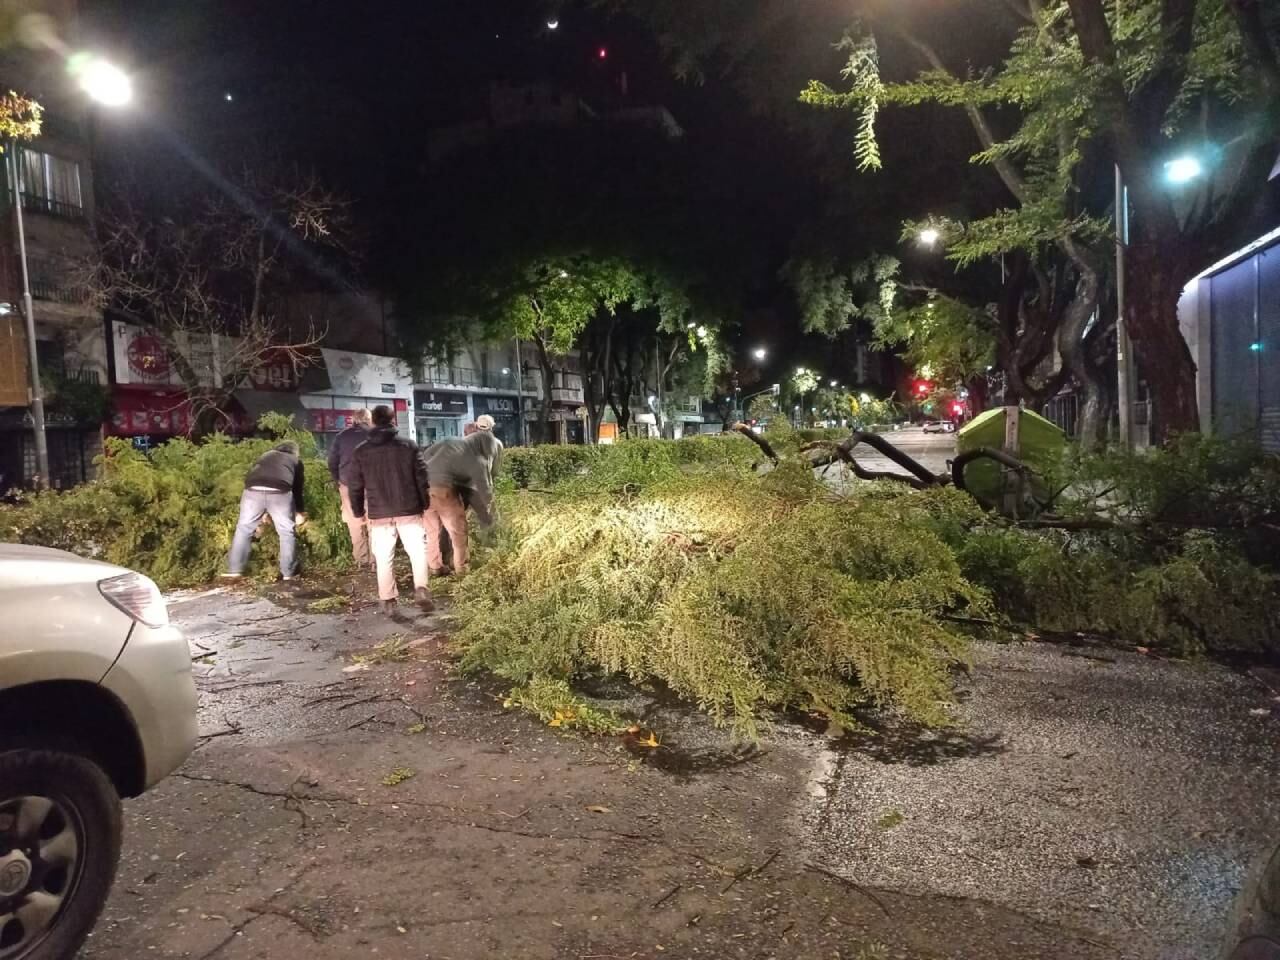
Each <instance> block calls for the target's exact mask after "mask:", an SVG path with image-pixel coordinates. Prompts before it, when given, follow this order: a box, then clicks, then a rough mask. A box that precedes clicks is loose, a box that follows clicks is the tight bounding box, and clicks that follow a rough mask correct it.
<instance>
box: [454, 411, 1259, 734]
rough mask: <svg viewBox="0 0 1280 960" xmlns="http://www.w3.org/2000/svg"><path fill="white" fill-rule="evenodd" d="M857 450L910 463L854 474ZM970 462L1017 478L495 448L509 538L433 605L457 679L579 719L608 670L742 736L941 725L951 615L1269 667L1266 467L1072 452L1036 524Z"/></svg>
mask: <svg viewBox="0 0 1280 960" xmlns="http://www.w3.org/2000/svg"><path fill="white" fill-rule="evenodd" d="M736 434H740V435H741V436H738V435H736ZM744 439H747V440H750V443H746V442H744ZM686 444H687V445H686ZM861 444H866V445H868V446H871V447H873V448H875V449H876V450H877V452H879V453H880V454H881V455H884V456H888V457H889V458H890V459H893V460H895V461H897V462H898V463H899V464H900V465H901V466H902V467H903V468H904V469H905V470H907V471H910V472H909V473H907V474H905V475H904V474H889V473H887V472H882V471H872V470H867V469H865V468H863V467H861V466H860V465H859V464H858V462H857V459H856V457H855V456H854V451H855V450H856V449H857V448H858V446H859V445H861ZM561 449H563V448H561ZM761 455H763V458H764V459H762V456H761ZM979 456H984V457H986V458H989V459H994V460H996V461H997V462H1001V463H1002V464H1004V465H1005V466H1007V467H1009V468H1010V469H1012V470H1014V471H1021V472H1026V471H1027V470H1028V468H1026V467H1025V465H1023V464H1021V463H1019V462H1018V461H1017V460H1015V459H1013V458H1010V457H1008V456H1007V455H1006V454H1003V453H1001V452H1000V451H984V452H982V453H981V454H980V453H979V452H977V451H975V452H974V454H973V455H966V457H964V458H961V457H958V458H956V460H957V461H958V463H955V462H953V464H952V472H951V473H948V474H941V475H938V474H933V473H931V472H930V471H928V470H927V469H925V468H924V467H923V466H922V465H920V464H918V463H916V462H914V461H911V460H910V458H908V457H906V456H905V455H903V454H902V453H901V451H898V450H897V449H896V448H894V447H893V446H892V444H891V443H890V442H889V441H887V440H886V439H885V438H884V437H881V436H878V435H875V434H858V433H855V434H853V435H852V436H849V437H846V438H845V439H844V440H842V441H834V440H820V441H814V442H809V443H804V442H803V438H802V437H800V436H799V435H797V434H796V433H794V432H791V431H787V430H783V431H781V432H778V433H771V434H768V435H766V436H763V437H762V436H759V435H756V434H754V433H753V432H751V431H750V430H749V429H741V428H735V431H734V433H731V434H729V435H726V436H724V437H720V438H698V439H697V440H696V441H679V442H676V443H670V442H666V443H663V442H653V443H648V442H633V443H627V444H621V445H618V446H617V447H603V448H599V449H598V450H596V451H594V452H593V453H592V454H590V455H589V460H588V459H584V455H583V454H581V453H579V452H577V451H574V450H571V449H570V450H564V451H563V452H560V450H557V449H555V448H552V449H546V450H542V451H528V452H525V451H513V452H512V458H513V459H514V460H515V461H516V462H515V464H514V465H513V468H512V469H513V474H512V476H511V477H508V478H507V481H506V483H507V489H506V492H505V493H504V497H505V499H506V504H505V513H506V515H507V516H508V517H510V518H511V519H510V527H509V529H508V530H507V531H506V532H505V535H504V538H503V539H502V541H501V542H500V543H499V545H498V546H497V547H496V549H494V550H493V551H492V552H491V553H490V554H489V555H488V556H487V557H486V558H485V560H484V562H483V563H482V564H481V565H480V567H479V569H478V571H477V572H476V573H474V574H473V575H472V576H471V577H469V578H468V579H467V580H466V581H465V582H464V583H463V584H462V585H461V588H460V590H459V594H458V598H459V605H458V608H457V613H458V616H459V621H460V624H461V630H460V632H459V634H458V636H457V638H456V642H457V648H458V650H459V651H460V653H461V654H462V657H463V665H464V666H465V667H467V668H469V669H475V670H484V671H489V672H493V673H496V674H497V675H499V676H502V677H504V678H506V679H508V680H510V681H512V682H513V683H514V684H515V685H516V686H515V695H514V696H513V702H518V703H521V704H531V703H536V704H537V705H538V706H537V709H538V711H539V712H540V713H543V714H544V715H553V714H559V715H560V717H561V719H562V721H563V722H564V723H565V724H569V725H572V724H573V723H574V722H576V721H577V720H578V719H579V718H584V717H590V718H591V721H590V725H591V726H592V728H593V729H596V728H599V726H600V723H601V721H600V718H599V715H598V714H597V713H593V712H592V711H590V710H589V709H587V708H586V707H585V705H584V704H583V703H581V702H579V701H574V700H573V698H574V696H575V695H574V694H572V692H571V684H572V683H574V682H575V681H577V680H580V679H583V678H585V677H588V676H591V675H599V674H605V675H610V674H618V673H621V674H625V675H626V676H628V677H630V678H631V679H632V680H635V681H647V680H657V681H661V682H664V683H666V684H667V685H669V686H670V687H671V688H672V689H674V690H675V691H676V692H677V693H679V694H681V695H682V696H684V697H686V698H688V699H690V700H692V701H694V702H696V703H698V704H699V705H700V706H702V707H703V708H704V709H706V710H707V711H709V712H710V713H711V714H712V715H713V716H715V717H716V718H718V719H720V720H723V721H724V722H726V723H729V724H731V725H732V726H733V727H734V728H735V730H737V731H738V732H739V733H741V734H743V735H745V736H751V735H753V734H754V733H755V732H756V730H757V728H758V724H759V722H760V720H761V718H762V717H764V716H767V714H768V712H769V711H771V710H774V709H781V708H798V709H802V710H809V711H814V712H817V713H819V714H822V715H825V716H826V717H828V718H830V719H832V720H834V721H836V722H837V723H839V724H841V725H846V726H848V725H853V724H856V723H857V722H858V715H859V711H860V710H861V709H862V708H864V707H874V708H876V709H878V710H881V711H888V712H890V713H895V714H898V715H900V716H903V717H905V718H907V719H909V720H911V721H914V722H918V723H924V724H930V725H936V724H946V723H947V722H948V719H949V716H950V710H949V699H950V673H951V670H952V668H954V667H955V666H957V665H960V664H963V663H964V662H965V659H966V650H967V642H968V637H969V634H970V633H971V632H972V628H973V626H974V625H975V624H979V625H982V626H983V627H984V628H995V629H997V631H998V632H1001V633H1002V634H1004V635H1005V636H1008V635H1010V634H1011V633H1012V635H1014V636H1021V635H1022V634H1023V633H1025V632H1026V631H1033V632H1037V633H1039V632H1049V631H1052V632H1065V633H1071V634H1076V633H1081V632H1083V633H1086V634H1092V635H1100V636H1105V637H1109V638H1112V639H1113V640H1114V641H1116V642H1125V643H1129V644H1130V645H1142V646H1149V647H1162V648H1165V649H1168V650H1170V651H1172V652H1175V653H1177V654H1179V655H1186V654H1192V653H1196V652H1199V651H1205V650H1233V651H1253V652H1255V653H1256V652H1264V651H1268V650H1269V651H1271V652H1272V653H1280V619H1278V617H1277V613H1276V611H1277V609H1280V605H1277V603H1276V601H1277V599H1280V593H1278V591H1277V577H1276V570H1275V567H1274V564H1275V561H1276V557H1278V556H1280V551H1277V550H1274V549H1273V548H1274V545H1275V544H1274V540H1269V539H1268V533H1267V530H1266V528H1265V524H1264V523H1261V522H1259V523H1254V522H1252V521H1253V520H1254V519H1259V520H1260V519H1262V518H1266V517H1269V516H1270V515H1271V514H1272V513H1273V512H1274V511H1275V510H1276V508H1277V507H1278V506H1280V470H1278V469H1277V467H1276V464H1275V462H1274V461H1269V460H1267V459H1265V458H1263V457H1262V456H1261V455H1260V454H1259V453H1258V452H1257V451H1256V450H1252V449H1247V448H1245V447H1242V446H1238V445H1233V444H1230V443H1225V442H1220V441H1213V440H1209V439H1205V438H1188V439H1187V440H1186V441H1184V442H1182V444H1181V446H1179V445H1175V446H1173V447H1171V448H1169V449H1167V450H1162V451H1159V452H1156V453H1153V454H1150V455H1147V456H1146V457H1144V458H1133V457H1111V458H1085V459H1082V460H1073V461H1070V462H1068V463H1066V464H1064V465H1063V466H1062V467H1061V468H1060V471H1059V472H1060V473H1061V474H1062V475H1061V476H1053V477H1047V478H1042V479H1043V484H1042V486H1044V487H1046V488H1048V489H1051V490H1055V491H1056V494H1055V495H1054V496H1053V497H1052V500H1053V505H1054V507H1055V509H1057V510H1059V511H1060V513H1059V514H1057V515H1049V514H1041V515H1040V516H1039V517H1037V518H1036V519H1035V520H1031V521H1014V520H1009V519H1006V518H1004V517H1002V516H1000V515H999V514H998V513H996V512H994V511H992V510H989V509H985V508H984V507H983V506H982V505H981V504H979V503H978V502H977V501H976V500H975V499H974V498H973V497H971V496H969V495H968V494H966V493H965V492H964V491H963V489H961V488H962V487H963V486H964V483H963V474H964V468H965V465H966V463H967V462H972V461H973V460H974V459H976V458H977V457H979ZM524 457H528V458H529V459H530V460H532V459H534V458H536V459H537V461H538V463H539V468H538V470H537V471H536V473H537V479H536V481H534V482H532V483H528V482H527V483H526V485H527V486H533V487H536V488H537V490H538V494H537V495H536V496H531V495H530V494H529V493H528V492H527V491H523V492H522V491H521V490H519V489H517V485H516V483H515V482H514V480H513V478H514V476H516V475H523V476H525V477H526V480H527V481H528V480H532V479H533V475H534V473H535V471H530V470H529V469H527V467H528V464H521V463H520V461H521V460H522V458H524ZM559 458H563V459H564V460H565V461H566V462H571V463H572V464H573V467H572V468H568V469H564V470H560V469H557V468H556V467H554V466H553V465H552V464H553V462H554V461H555V460H557V459H559ZM833 463H844V464H846V465H847V466H848V467H849V468H850V470H851V471H853V472H854V473H855V475H857V476H859V477H860V478H862V479H865V480H868V481H871V482H868V483H865V484H858V485H856V486H854V487H853V488H852V489H850V490H848V491H847V492H843V493H842V492H837V491H836V490H835V489H833V488H832V487H831V486H830V485H828V484H826V483H824V482H823V481H821V480H820V479H818V477H817V476H816V472H815V469H814V468H815V467H818V466H824V465H829V464H833ZM957 473H958V475H959V476H960V478H961V479H960V482H959V483H956V482H955V477H956V475H957ZM1068 476H1069V479H1064V478H1068ZM556 477H558V478H560V479H554V478H556ZM1026 486H1027V487H1028V488H1030V487H1031V484H1030V483H1028V484H1027V485H1026ZM1243 505H1247V506H1243ZM530 689H534V690H537V691H538V695H537V696H533V695H530V694H528V693H527V691H528V690H530ZM548 691H559V694H558V696H560V697H562V698H565V703H563V704H562V705H561V706H559V707H556V706H554V703H553V702H552V701H554V699H555V696H556V695H557V694H554V693H552V694H550V700H549V699H548Z"/></svg>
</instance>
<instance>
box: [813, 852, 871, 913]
mask: <svg viewBox="0 0 1280 960" xmlns="http://www.w3.org/2000/svg"><path fill="white" fill-rule="evenodd" d="M804 868H805V869H806V870H812V871H813V872H814V873H820V874H822V875H823V876H824V877H830V878H831V879H832V880H835V881H836V882H837V883H842V884H844V885H845V886H846V887H849V888H850V889H852V890H856V891H857V892H858V893H860V894H862V895H863V896H864V897H866V898H867V899H868V900H870V901H871V902H872V903H874V904H875V905H876V906H877V907H879V908H880V910H881V911H882V912H883V913H884V915H885V916H886V917H888V916H892V914H890V913H889V908H888V907H886V906H885V905H884V901H883V900H881V899H880V898H879V897H877V896H876V895H875V894H874V893H872V892H871V891H870V890H868V889H867V888H866V887H864V886H862V885H861V884H858V883H854V882H853V881H852V880H850V879H849V878H848V877H842V876H840V874H838V873H834V872H833V871H831V870H828V869H827V868H826V867H820V866H818V865H817V864H816V863H806V864H805V865H804Z"/></svg>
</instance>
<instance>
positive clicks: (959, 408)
mask: <svg viewBox="0 0 1280 960" xmlns="http://www.w3.org/2000/svg"><path fill="white" fill-rule="evenodd" d="M951 412H952V413H954V414H955V415H956V416H957V417H958V416H960V414H962V413H964V404H963V403H953V404H952V405H951Z"/></svg>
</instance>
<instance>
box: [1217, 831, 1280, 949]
mask: <svg viewBox="0 0 1280 960" xmlns="http://www.w3.org/2000/svg"><path fill="white" fill-rule="evenodd" d="M1229 929H1230V930H1231V934H1230V937H1229V939H1228V940H1227V944H1226V950H1225V951H1224V952H1223V957H1224V958H1225V960H1280V846H1277V847H1276V848H1275V849H1274V850H1272V851H1271V856H1270V857H1269V858H1267V861H1266V862H1265V863H1264V864H1262V865H1261V867H1260V868H1259V869H1258V870H1256V871H1255V872H1254V874H1253V876H1251V877H1250V878H1249V881H1248V882H1247V883H1246V884H1245V886H1244V889H1242V890H1241V891H1240V896H1239V897H1238V898H1237V899H1236V909H1235V915H1234V917H1233V922H1232V924H1231V926H1230V928H1229Z"/></svg>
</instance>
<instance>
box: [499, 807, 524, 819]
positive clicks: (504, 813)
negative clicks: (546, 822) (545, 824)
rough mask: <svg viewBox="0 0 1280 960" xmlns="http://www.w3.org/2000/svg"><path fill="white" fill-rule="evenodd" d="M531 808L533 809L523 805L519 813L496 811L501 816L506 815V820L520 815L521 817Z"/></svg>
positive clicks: (517, 817) (518, 817)
mask: <svg viewBox="0 0 1280 960" xmlns="http://www.w3.org/2000/svg"><path fill="white" fill-rule="evenodd" d="M532 809H533V808H532V807H525V808H524V809H523V810H521V811H520V812H519V813H507V811H505V810H498V811H497V812H498V813H499V814H501V815H502V816H504V817H506V818H507V819H508V820H519V819H520V818H521V817H523V816H524V815H525V814H527V813H528V812H529V811H530V810H532Z"/></svg>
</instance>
